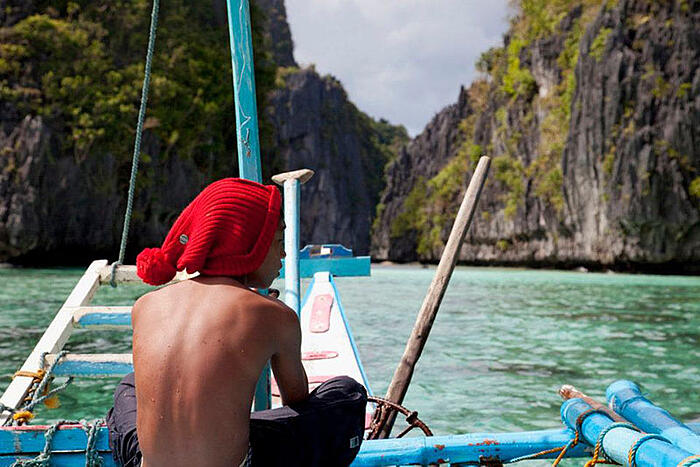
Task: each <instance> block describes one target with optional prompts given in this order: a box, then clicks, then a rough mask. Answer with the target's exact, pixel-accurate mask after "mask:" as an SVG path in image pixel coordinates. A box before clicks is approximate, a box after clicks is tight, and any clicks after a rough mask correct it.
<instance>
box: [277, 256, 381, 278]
mask: <svg viewBox="0 0 700 467" xmlns="http://www.w3.org/2000/svg"><path fill="white" fill-rule="evenodd" d="M282 263H283V264H282V269H281V270H280V277H282V278H283V277H285V268H284V261H282ZM370 266H371V265H370V258H369V256H358V257H355V258H318V259H301V260H299V276H300V277H313V275H314V274H315V273H317V272H321V271H328V272H330V273H331V274H332V275H334V276H336V277H338V276H345V277H350V276H369V275H370Z"/></svg>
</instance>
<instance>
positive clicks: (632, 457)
mask: <svg viewBox="0 0 700 467" xmlns="http://www.w3.org/2000/svg"><path fill="white" fill-rule="evenodd" d="M650 439H658V440H661V441H664V442H666V443H668V442H669V441H668V440H667V439H666V438H664V437H663V436H661V435H657V434H649V435H644V436H642V437H641V438H639V439H638V440H637V441H636V442H635V443H634V444H633V445H632V447H631V448H630V451H629V453H628V454H627V463H628V464H629V465H630V467H636V466H637V450H638V449H639V448H640V446H641V445H642V444H643V443H644V442H645V441H649V440H650Z"/></svg>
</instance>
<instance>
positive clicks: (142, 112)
mask: <svg viewBox="0 0 700 467" xmlns="http://www.w3.org/2000/svg"><path fill="white" fill-rule="evenodd" d="M158 1H159V0H153V10H152V11H151V29H150V32H149V35H148V51H147V52H146V68H145V70H144V76H143V87H142V88H141V106H140V107H139V118H138V122H137V124H136V139H135V141H134V155H133V159H132V161H131V178H130V179H129V196H128V198H127V201H126V212H125V213H124V228H123V230H122V240H121V244H120V246H119V259H117V261H115V262H114V263H113V264H112V277H111V279H110V281H109V283H110V285H111V286H112V287H116V286H117V283H116V280H115V273H116V270H117V266H119V265H120V264H124V256H125V254H126V241H127V238H128V237H129V224H130V223H131V211H132V209H133V205H134V191H135V188H136V174H137V173H138V171H139V159H140V157H141V133H142V132H143V122H144V120H145V118H146V104H147V102H148V86H149V84H150V82H151V62H152V61H153V49H154V48H155V43H156V29H157V28H158Z"/></svg>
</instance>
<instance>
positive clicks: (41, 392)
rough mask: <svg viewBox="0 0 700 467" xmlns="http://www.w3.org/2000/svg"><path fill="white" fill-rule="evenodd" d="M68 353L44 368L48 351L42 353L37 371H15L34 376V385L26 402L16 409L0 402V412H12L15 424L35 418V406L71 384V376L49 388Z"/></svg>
mask: <svg viewBox="0 0 700 467" xmlns="http://www.w3.org/2000/svg"><path fill="white" fill-rule="evenodd" d="M66 354H68V351H66V350H63V351H61V352H60V353H59V354H58V355H57V356H56V359H55V360H54V361H53V363H51V365H50V366H49V367H48V368H47V369H46V370H44V367H45V366H46V355H47V352H44V353H42V354H41V357H40V358H41V360H40V368H39V369H38V370H37V371H35V372H34V371H22V370H20V371H18V372H16V373H15V375H14V377H17V376H24V377H30V378H34V381H33V382H32V387H31V388H30V389H29V391H28V393H27V397H26V398H25V400H24V402H25V404H24V405H23V406H22V407H20V408H18V409H16V408H14V407H9V406H6V405H5V404H0V412H4V411H8V412H10V413H12V419H11V423H12V424H13V425H22V424H24V423H27V422H28V421H29V420H31V419H32V418H34V408H35V407H36V406H37V405H39V404H41V403H42V402H47V401H49V400H50V399H51V398H53V397H54V396H55V395H56V394H58V392H60V391H62V390H64V389H65V388H66V387H67V386H68V385H69V384H71V383H72V382H73V378H72V377H69V378H68V379H67V380H66V382H64V383H63V384H61V385H60V386H57V387H55V388H54V389H51V390H49V382H50V381H51V380H52V379H53V372H54V369H55V368H56V365H58V363H59V362H60V361H61V359H62V358H63V357H65V356H66Z"/></svg>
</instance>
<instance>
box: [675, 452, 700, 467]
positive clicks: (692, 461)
mask: <svg viewBox="0 0 700 467" xmlns="http://www.w3.org/2000/svg"><path fill="white" fill-rule="evenodd" d="M697 464H700V454H696V455H694V456H690V457H686V458H685V459H683V460H682V461H680V462H679V463H678V466H677V467H690V466H691V465H697Z"/></svg>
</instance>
